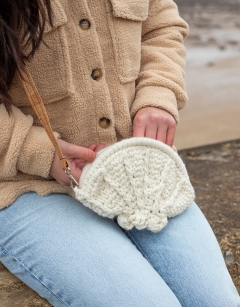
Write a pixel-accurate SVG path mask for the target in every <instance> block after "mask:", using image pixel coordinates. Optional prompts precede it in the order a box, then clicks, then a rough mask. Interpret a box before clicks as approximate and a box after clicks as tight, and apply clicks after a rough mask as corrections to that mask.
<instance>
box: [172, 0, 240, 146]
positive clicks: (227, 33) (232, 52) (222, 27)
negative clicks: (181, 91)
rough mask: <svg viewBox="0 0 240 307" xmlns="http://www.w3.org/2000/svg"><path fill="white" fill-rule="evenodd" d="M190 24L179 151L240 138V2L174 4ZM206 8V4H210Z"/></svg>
mask: <svg viewBox="0 0 240 307" xmlns="http://www.w3.org/2000/svg"><path fill="white" fill-rule="evenodd" d="M176 2H177V3H178V5H179V11H180V14H181V16H182V17H183V18H184V19H185V20H186V21H187V22H188V23H189V25H190V33H189V36H188V38H187V39H186V42H185V45H186V48H187V65H186V85H187V90H188V96H189V101H188V103H187V105H186V107H185V108H184V109H183V110H181V111H180V123H179V125H178V129H177V135H176V139H175V145H176V146H177V148H178V149H183V148H190V147H196V146H201V145H206V144H212V143H217V142H221V141H226V140H233V139H238V138H240V19H239V16H240V1H232V2H231V1H223V0H222V1H221V0H215V1H211V2H206V1H204V0H202V1H199V2H196V1H191V0H178V1H176ZM208 3H210V4H208Z"/></svg>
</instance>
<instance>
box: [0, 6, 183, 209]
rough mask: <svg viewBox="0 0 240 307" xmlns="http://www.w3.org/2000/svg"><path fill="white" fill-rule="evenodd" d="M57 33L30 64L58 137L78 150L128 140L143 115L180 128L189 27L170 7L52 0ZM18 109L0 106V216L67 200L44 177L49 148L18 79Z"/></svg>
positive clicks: (48, 31)
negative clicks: (46, 199) (36, 202)
mask: <svg viewBox="0 0 240 307" xmlns="http://www.w3.org/2000/svg"><path fill="white" fill-rule="evenodd" d="M51 3H52V10H53V28H52V27H51V26H50V25H49V24H46V27H45V33H44V41H45V44H44V43H42V44H41V46H40V48H39V49H38V51H37V52H36V54H35V56H34V58H33V59H32V60H31V61H30V63H27V65H28V68H29V70H30V72H31V74H32V76H33V79H34V81H35V83H36V86H37V88H38V90H39V92H40V94H41V97H42V99H43V101H44V104H45V105H46V109H47V112H48V115H49V118H50V122H51V124H52V127H53V130H54V131H55V133H56V136H57V137H61V138H62V139H64V140H65V141H67V142H70V143H74V144H77V145H80V146H88V145H89V144H92V143H96V144H100V143H104V144H106V145H109V144H112V143H115V142H116V141H117V140H119V139H123V138H129V137H131V134H132V119H133V117H134V115H135V114H136V112H137V111H138V110H139V109H141V108H143V107H146V106H153V107H158V108H161V109H164V110H167V111H168V112H170V113H171V114H172V115H173V116H174V118H175V120H176V122H177V121H178V109H181V108H182V107H183V106H184V104H185V102H186V99H187V97H186V92H185V87H184V81H183V76H184V57H185V49H184V46H183V40H184V38H185V36H186V34H187V31H188V27H187V24H186V23H185V22H184V21H183V20H182V19H181V18H180V17H179V14H178V10H177V7H176V4H175V3H174V2H173V1H172V0H131V1H130V0H99V1H95V0H81V1H80V0H74V1H68V0H53V1H51ZM11 95H12V98H13V101H14V104H15V106H14V107H13V113H12V114H11V116H9V115H8V114H7V112H6V110H5V107H4V105H3V104H0V131H1V133H0V195H1V197H0V209H1V208H4V207H6V206H8V205H10V204H12V203H13V202H14V200H15V199H16V198H17V197H19V196H20V195H22V194H24V193H26V192H28V191H35V192H37V193H38V194H40V195H47V194H49V193H53V192H60V193H70V189H69V188H66V187H62V186H60V185H59V184H58V183H57V182H56V181H55V180H53V179H52V178H51V177H50V176H49V170H50V166H51V163H52V159H53V156H54V148H53V146H52V144H51V142H50V140H49V139H48V137H47V135H46V133H45V131H44V129H43V128H42V127H41V125H40V123H39V121H38V119H37V118H36V116H35V114H34V113H33V110H32V108H31V106H30V105H29V102H28V99H27V96H26V94H25V92H24V89H23V87H22V84H21V81H20V79H19V76H18V74H17V73H16V75H15V77H14V80H13V84H12V87H11Z"/></svg>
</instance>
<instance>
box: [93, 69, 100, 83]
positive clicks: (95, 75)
mask: <svg viewBox="0 0 240 307" xmlns="http://www.w3.org/2000/svg"><path fill="white" fill-rule="evenodd" d="M91 77H92V78H93V80H96V81H98V80H100V79H101V78H102V70H101V69H99V68H96V69H94V70H93V71H92V74H91Z"/></svg>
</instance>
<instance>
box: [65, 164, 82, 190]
mask: <svg viewBox="0 0 240 307" xmlns="http://www.w3.org/2000/svg"><path fill="white" fill-rule="evenodd" d="M64 172H65V174H66V175H67V176H68V178H69V182H70V187H71V188H72V189H74V188H75V187H79V184H78V182H77V180H76V179H75V178H74V177H73V175H72V173H71V170H70V168H69V167H67V168H66V169H65V170H64Z"/></svg>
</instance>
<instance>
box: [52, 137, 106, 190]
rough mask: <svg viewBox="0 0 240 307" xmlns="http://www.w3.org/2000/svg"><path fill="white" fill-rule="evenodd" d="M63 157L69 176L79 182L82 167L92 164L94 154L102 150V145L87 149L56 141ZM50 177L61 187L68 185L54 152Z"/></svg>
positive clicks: (93, 145) (66, 177)
mask: <svg viewBox="0 0 240 307" xmlns="http://www.w3.org/2000/svg"><path fill="white" fill-rule="evenodd" d="M58 143H59V145H60V148H61V149H62V152H63V155H64V156H65V157H66V159H67V161H68V164H69V167H70V170H71V174H72V175H73V177H74V178H75V179H76V180H77V181H79V179H80V175H81V172H82V169H83V167H84V166H85V165H86V163H87V162H93V161H94V159H95V158H96V152H97V151H99V150H100V149H102V148H104V145H98V146H97V145H95V144H92V145H90V146H89V147H88V148H85V147H80V146H77V145H74V144H70V143H67V142H65V141H63V140H60V139H59V140H58ZM50 175H51V176H52V177H53V178H55V179H56V180H57V181H58V182H59V183H60V184H61V185H63V186H66V185H69V179H68V176H67V175H66V174H65V172H64V170H63V169H62V167H61V164H60V160H59V157H58V155H57V153H56V152H55V154H54V158H53V162H52V166H51V169H50Z"/></svg>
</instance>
